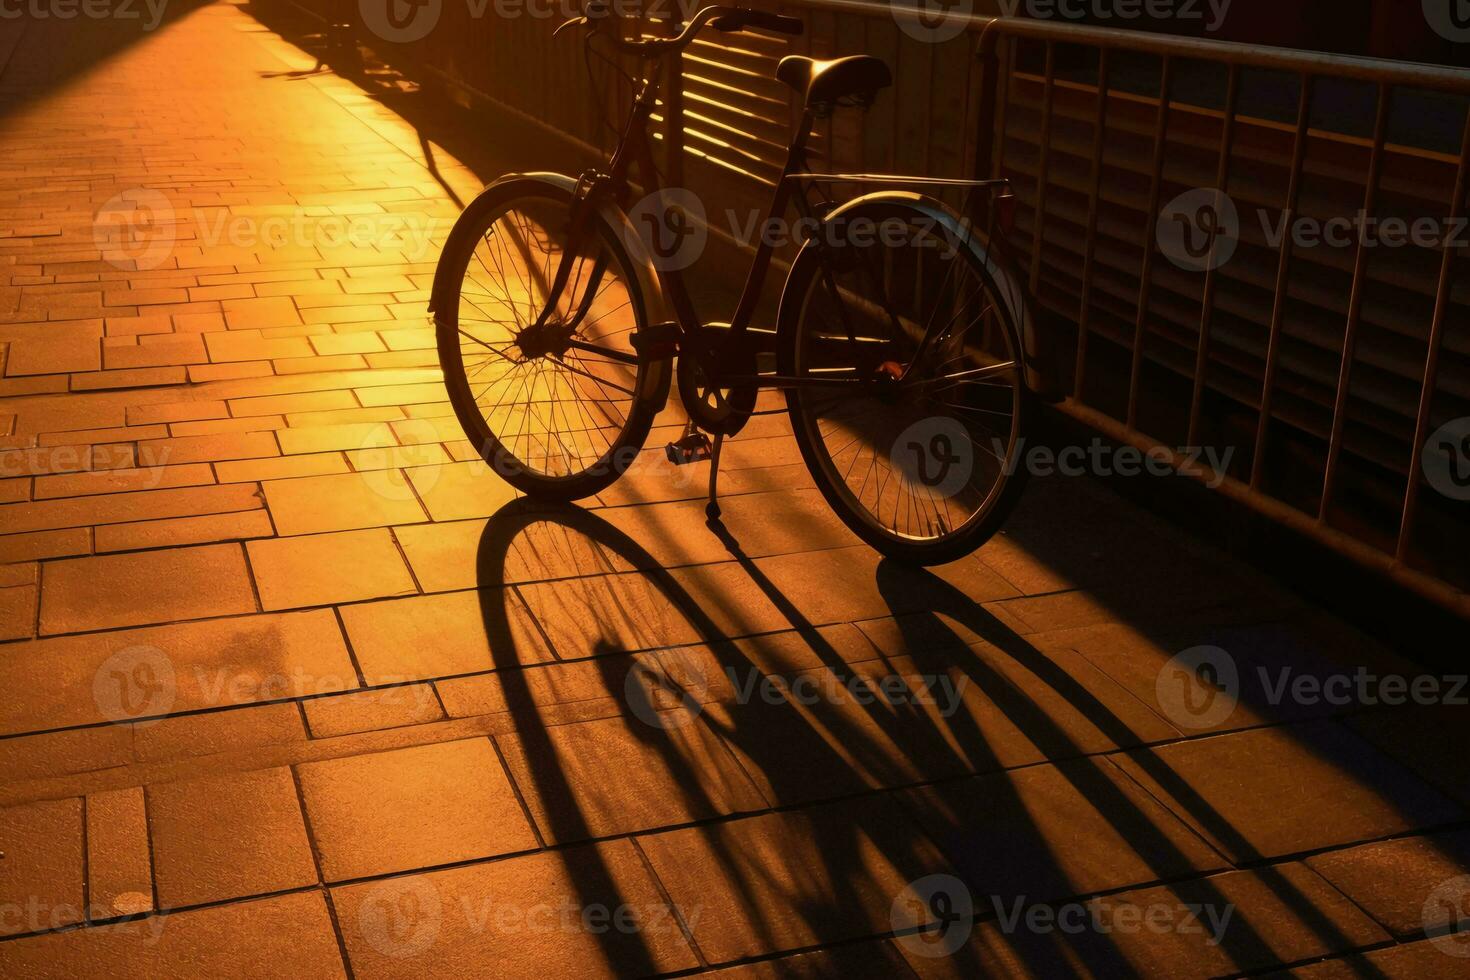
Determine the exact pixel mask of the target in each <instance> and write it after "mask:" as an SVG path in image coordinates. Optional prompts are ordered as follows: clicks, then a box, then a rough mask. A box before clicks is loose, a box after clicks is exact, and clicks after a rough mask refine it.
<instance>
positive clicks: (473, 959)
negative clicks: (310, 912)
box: [332, 840, 699, 980]
mask: <svg viewBox="0 0 1470 980" xmlns="http://www.w3.org/2000/svg"><path fill="white" fill-rule="evenodd" d="M332 902H333V904H334V905H335V906H336V908H337V913H338V919H339V921H340V922H341V923H342V934H343V940H344V941H345V943H346V945H347V955H348V958H349V959H350V960H351V961H352V969H353V973H354V975H355V976H356V977H358V978H359V980H380V978H386V977H404V978H409V977H422V978H430V977H442V976H474V975H479V974H483V973H485V972H486V971H492V972H493V973H494V975H495V976H496V977H506V978H525V980H537V978H541V977H547V976H555V977H576V978H590V977H618V976H649V975H654V974H663V973H668V972H676V971H681V970H690V969H693V968H695V967H696V966H698V963H699V961H698V960H697V959H696V958H695V956H694V953H693V951H692V950H690V948H689V945H688V943H687V942H686V940H685V939H684V936H683V933H682V931H681V930H680V928H679V924H678V920H677V919H675V918H674V916H673V915H672V912H671V910H670V908H669V906H668V903H667V901H666V900H665V899H664V898H663V896H662V895H661V894H660V893H659V890H658V886H657V884H656V883H655V882H654V880H653V878H652V877H651V876H650V875H649V874H648V871H647V870H646V868H645V867H644V866H643V863H642V861H641V860H640V859H639V857H638V853H637V851H636V850H634V848H633V845H632V844H631V843H629V842H628V841H626V840H620V841H611V842H609V843H606V844H599V845H595V846H585V847H575V848H569V849H567V850H562V851H557V852H554V853H543V854H530V855H525V856H520V857H514V858H509V859H507V860H504V861H495V862H492V863H489V864H475V865H470V866H468V867H463V868H451V869H446V870H443V871H434V872H430V873H427V874H421V875H411V876H407V877H399V878H388V879H385V880H383V881H379V882H362V883H360V884H353V885H345V886H340V887H337V888H333V889H332ZM394 910H403V911H400V912H399V913H398V914H396V915H395V914H394Z"/></svg>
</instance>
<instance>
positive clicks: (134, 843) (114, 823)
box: [87, 786, 153, 922]
mask: <svg viewBox="0 0 1470 980" xmlns="http://www.w3.org/2000/svg"><path fill="white" fill-rule="evenodd" d="M87 882H88V887H87V901H88V909H89V912H88V918H89V919H90V920H91V921H93V922H96V921H99V920H102V919H110V918H114V917H116V916H119V915H136V914H137V913H140V912H151V911H153V863H152V858H151V856H150V851H149V846H148V813H147V810H146V808H145V805H144V801H143V789H142V788H141V787H137V786H135V787H133V788H131V789H116V790H108V791H106V792H102V793H91V794H88V796H87Z"/></svg>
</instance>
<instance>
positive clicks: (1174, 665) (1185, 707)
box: [1154, 646, 1240, 730]
mask: <svg viewBox="0 0 1470 980" xmlns="http://www.w3.org/2000/svg"><path fill="white" fill-rule="evenodd" d="M1154 696H1155V698H1157V700H1158V704H1159V707H1160V708H1162V709H1163V711H1164V715H1165V716H1166V717H1167V718H1168V719H1169V720H1170V721H1172V722H1173V723H1174V724H1176V725H1178V726H1179V727H1180V728H1184V729H1192V730H1199V729H1205V728H1213V727H1215V726H1216V725H1218V724H1220V723H1221V722H1223V721H1225V719H1227V718H1229V717H1230V715H1231V713H1232V712H1233V711H1235V706H1236V705H1237V704H1238V703H1239V702H1240V671H1239V670H1238V669H1237V668H1236V666H1235V658H1234V657H1232V656H1230V654H1229V653H1227V652H1226V651H1225V650H1223V649H1221V648H1220V647H1214V646H1197V647H1190V648H1189V649H1188V650H1185V651H1183V652H1181V653H1178V654H1175V655H1174V656H1173V657H1172V658H1171V659H1170V660H1169V662H1168V663H1167V664H1165V665H1164V667H1163V669H1162V670H1160V671H1159V675H1158V677H1157V678H1156V679H1155V682H1154Z"/></svg>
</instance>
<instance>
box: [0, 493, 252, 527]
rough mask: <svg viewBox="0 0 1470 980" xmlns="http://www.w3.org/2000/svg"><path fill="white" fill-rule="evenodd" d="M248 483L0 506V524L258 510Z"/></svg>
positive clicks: (99, 521)
mask: <svg viewBox="0 0 1470 980" xmlns="http://www.w3.org/2000/svg"><path fill="white" fill-rule="evenodd" d="M259 493H260V491H259V490H258V488H256V487H255V486H253V485H249V484H246V485H239V484H237V485H233V486H223V487H187V488H179V489H173V490H142V491H137V492H133V493H109V494H98V495H96V496H90V497H68V498H62V499H60V500H37V501H32V502H30V503H24V504H7V505H4V506H0V524H3V525H4V526H5V527H6V528H7V529H8V530H10V531H12V532H24V531H46V530H54V529H58V528H65V527H85V526H87V525H95V524H120V523H128V522H132V521H139V520H146V519H157V518H164V517H192V516H195V515H198V514H219V513H226V512H229V511H241V510H254V509H256V508H258V507H260V506H261V500H260V496H259Z"/></svg>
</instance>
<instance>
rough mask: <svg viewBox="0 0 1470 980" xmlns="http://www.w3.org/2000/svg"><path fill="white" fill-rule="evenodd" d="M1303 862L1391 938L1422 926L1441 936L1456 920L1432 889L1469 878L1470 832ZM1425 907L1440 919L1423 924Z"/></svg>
mask: <svg viewBox="0 0 1470 980" xmlns="http://www.w3.org/2000/svg"><path fill="white" fill-rule="evenodd" d="M1305 863H1306V865H1307V866H1308V867H1309V868H1311V869H1312V870H1313V871H1315V872H1317V873H1318V874H1319V875H1321V876H1322V877H1323V878H1326V879H1327V880H1328V881H1330V882H1332V884H1333V886H1334V887H1336V888H1337V890H1338V891H1340V892H1342V893H1343V894H1344V895H1346V896H1348V897H1349V898H1351V899H1352V900H1353V901H1354V902H1356V903H1357V904H1358V905H1359V906H1361V907H1362V908H1363V910H1364V911H1366V912H1367V913H1368V914H1369V915H1371V916H1373V918H1374V920H1375V921H1377V922H1378V923H1379V925H1381V926H1383V927H1384V928H1385V929H1387V930H1388V931H1389V932H1390V933H1392V934H1393V935H1394V936H1395V937H1397V938H1399V939H1408V938H1412V937H1414V936H1417V935H1422V934H1423V933H1424V931H1425V930H1426V928H1428V929H1432V930H1433V931H1435V932H1443V931H1445V930H1447V929H1448V927H1450V926H1452V925H1453V924H1454V919H1455V918H1457V917H1451V916H1448V915H1446V908H1445V907H1443V906H1441V905H1440V904H1439V903H1436V902H1434V901H1432V898H1433V897H1434V896H1435V895H1436V889H1442V887H1445V886H1448V887H1449V888H1450V889H1453V888H1454V881H1455V879H1458V878H1464V877H1465V876H1467V875H1470V831H1464V830H1461V831H1453V832H1448V833H1441V834H1426V835H1424V836H1421V837H1402V838H1399V839H1398V840H1390V841H1380V842H1379V843H1376V844H1361V845H1359V846H1357V847H1349V848H1344V849H1343V850H1338V851H1328V852H1326V853H1324V854H1317V855H1314V856H1312V857H1309V858H1307V859H1306V862H1305ZM1441 894H1444V893H1443V892H1441ZM1463 897H1464V891H1463V890H1461V891H1460V892H1458V893H1456V894H1453V895H1447V898H1448V899H1449V901H1451V902H1460V901H1462V900H1463ZM1426 908H1430V909H1434V910H1436V911H1437V912H1438V917H1436V918H1435V919H1434V920H1433V921H1426V916H1425V910H1426ZM1448 941H1451V942H1455V941H1457V940H1453V939H1450V940H1448ZM1466 946H1467V948H1470V941H1467V942H1466Z"/></svg>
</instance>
